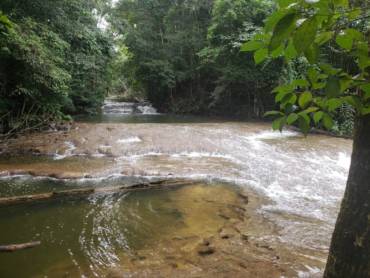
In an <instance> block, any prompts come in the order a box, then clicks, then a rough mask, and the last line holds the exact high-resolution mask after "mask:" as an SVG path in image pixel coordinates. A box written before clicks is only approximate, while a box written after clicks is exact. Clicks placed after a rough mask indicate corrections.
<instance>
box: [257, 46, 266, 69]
mask: <svg viewBox="0 0 370 278" xmlns="http://www.w3.org/2000/svg"><path fill="white" fill-rule="evenodd" d="M267 56H268V49H267V48H261V49H259V50H257V51H256V52H254V62H255V63H256V64H257V65H258V64H260V63H262V62H263V61H264V60H265V59H266V58H267Z"/></svg>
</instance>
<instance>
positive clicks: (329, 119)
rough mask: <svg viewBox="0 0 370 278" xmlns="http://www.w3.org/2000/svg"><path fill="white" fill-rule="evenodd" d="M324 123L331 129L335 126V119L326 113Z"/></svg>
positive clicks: (323, 117)
mask: <svg viewBox="0 0 370 278" xmlns="http://www.w3.org/2000/svg"><path fill="white" fill-rule="evenodd" d="M322 123H323V124H324V127H325V128H326V129H327V130H330V129H331V128H332V127H333V126H334V121H333V119H332V117H331V116H330V115H329V114H326V113H324V115H323V116H322Z"/></svg>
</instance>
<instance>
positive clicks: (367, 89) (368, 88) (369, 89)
mask: <svg viewBox="0 0 370 278" xmlns="http://www.w3.org/2000/svg"><path fill="white" fill-rule="evenodd" d="M360 88H361V90H362V91H363V92H364V96H363V97H364V100H365V101H367V100H368V99H370V84H365V85H362V86H360Z"/></svg>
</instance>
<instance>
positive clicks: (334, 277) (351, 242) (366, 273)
mask: <svg viewBox="0 0 370 278" xmlns="http://www.w3.org/2000/svg"><path fill="white" fill-rule="evenodd" d="M324 277H325V278H342V277H343V278H369V277H370V115H368V116H366V117H362V118H359V119H358V120H357V122H356V128H355V137H354V143H353V154H352V163H351V168H350V172H349V177H348V182H347V188H346V192H345V195H344V199H343V201H342V206H341V210H340V213H339V216H338V219H337V224H336V226H335V231H334V234H333V238H332V243H331V247H330V252H329V258H328V262H327V265H326V270H325V274H324Z"/></svg>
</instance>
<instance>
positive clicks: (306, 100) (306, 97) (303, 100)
mask: <svg viewBox="0 0 370 278" xmlns="http://www.w3.org/2000/svg"><path fill="white" fill-rule="evenodd" d="M311 101H312V94H311V92H304V93H303V94H302V95H301V96H300V97H299V100H298V104H299V106H300V107H301V108H302V109H304V108H306V107H307V106H308V105H309V104H310V103H311Z"/></svg>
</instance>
